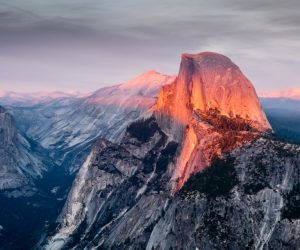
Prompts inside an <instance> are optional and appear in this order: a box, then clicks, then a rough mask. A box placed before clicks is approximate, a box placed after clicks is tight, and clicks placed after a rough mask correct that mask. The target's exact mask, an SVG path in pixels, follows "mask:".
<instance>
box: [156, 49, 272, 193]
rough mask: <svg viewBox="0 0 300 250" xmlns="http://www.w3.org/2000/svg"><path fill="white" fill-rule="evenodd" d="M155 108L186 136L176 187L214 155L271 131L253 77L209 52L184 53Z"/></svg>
mask: <svg viewBox="0 0 300 250" xmlns="http://www.w3.org/2000/svg"><path fill="white" fill-rule="evenodd" d="M154 111H155V112H156V116H157V117H158V120H161V126H162V127H163V128H164V129H165V130H166V131H169V133H170V134H175V135H176V136H177V139H178V140H182V150H181V153H180V155H179V157H178V162H177V168H176V170H175V172H174V176H173V178H172V180H173V182H174V188H175V190H178V189H180V188H181V187H182V185H183V184H184V182H185V181H186V180H187V179H188V178H189V176H190V175H191V174H193V173H195V172H198V171H199V170H201V169H203V168H205V167H206V166H208V165H209V164H210V163H211V161H212V159H213V158H214V157H220V156H222V155H223V154H224V153H228V152H230V151H231V150H233V149H234V148H236V147H239V146H241V145H242V144H244V143H247V142H249V141H251V140H253V139H255V138H257V136H259V134H261V133H263V132H265V131H269V130H271V127H270V125H269V123H268V121H267V119H266V116H265V114H264V112H263V111H262V108H261V106H260V103H259V100H258V97H257V95H256V92H255V89H254V88H253V86H252V84H251V83H250V81H249V80H248V79H247V78H246V77H245V76H244V75H243V73H242V72H241V71H240V69H239V68H238V66H236V65H235V64H234V63H233V62H232V61H231V60H230V59H229V58H227V57H225V56H223V55H220V54H216V53H211V52H204V53H200V54H195V55H192V54H183V55H182V60H181V65H180V70H179V74H178V77H177V79H176V81H175V82H174V83H173V84H171V85H169V86H165V87H163V89H162V91H161V92H160V95H159V98H158V101H157V104H156V106H155V107H154Z"/></svg>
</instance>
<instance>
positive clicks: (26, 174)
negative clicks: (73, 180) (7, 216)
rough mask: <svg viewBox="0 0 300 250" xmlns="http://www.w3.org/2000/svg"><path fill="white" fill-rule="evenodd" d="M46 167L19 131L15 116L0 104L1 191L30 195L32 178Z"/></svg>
mask: <svg viewBox="0 0 300 250" xmlns="http://www.w3.org/2000/svg"><path fill="white" fill-rule="evenodd" d="M46 169H47V166H46V164H45V162H44V161H43V159H42V157H41V156H40V155H39V154H38V153H37V152H36V151H34V150H33V149H32V145H31V144H30V141H28V140H27V139H26V138H25V137H24V136H22V135H21V134H20V133H18V131H17V129H16V125H15V120H14V118H13V116H12V115H11V114H9V113H8V112H7V111H6V109H4V108H3V107H1V106H0V192H4V193H7V194H9V195H10V192H13V195H14V196H16V195H28V194H29V193H31V191H28V192H27V190H30V189H31V188H32V185H31V184H32V180H33V179H35V178H38V177H41V176H42V172H43V171H45V170H46ZM17 190H18V191H17Z"/></svg>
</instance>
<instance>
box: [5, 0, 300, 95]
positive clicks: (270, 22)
mask: <svg viewBox="0 0 300 250" xmlns="http://www.w3.org/2000/svg"><path fill="white" fill-rule="evenodd" d="M299 9H300V1H299V0H285V1H282V0H251V1H244V0H240V1H238V0H222V1H221V0H215V1H207V0H189V1H182V0H168V1H165V0H152V1H144V0H126V1H125V0H113V1H108V0H105V1H104V0H72V1H71V0H68V1H67V0H51V1H40V0H26V1H24V0H0V90H14V91H30V92H32V91H34V92H35V91H43V90H45V91H49V90H63V91H75V90H78V91H81V92H89V91H92V90H96V89H98V88H100V87H103V86H105V85H110V84H116V83H122V82H124V81H126V80H128V79H131V78H133V77H134V76H136V75H138V74H140V73H142V72H144V71H147V70H149V69H154V70H157V71H159V72H161V73H165V74H177V72H178V68H179V61H180V55H181V54H182V53H183V52H189V53H196V52H201V51H207V50H210V51H215V52H219V53H223V54H225V55H227V56H229V57H230V58H231V59H232V60H233V61H234V62H235V63H236V64H238V65H239V66H240V68H241V70H242V71H243V72H244V73H245V74H246V76H247V77H248V78H249V79H250V80H251V81H252V83H253V84H254V85H255V87H256V89H257V90H258V91H270V90H277V89H285V88H296V87H298V88H299V87H300V74H299V69H300V43H299V41H300V25H299V23H300V16H299V13H298V12H299Z"/></svg>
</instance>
